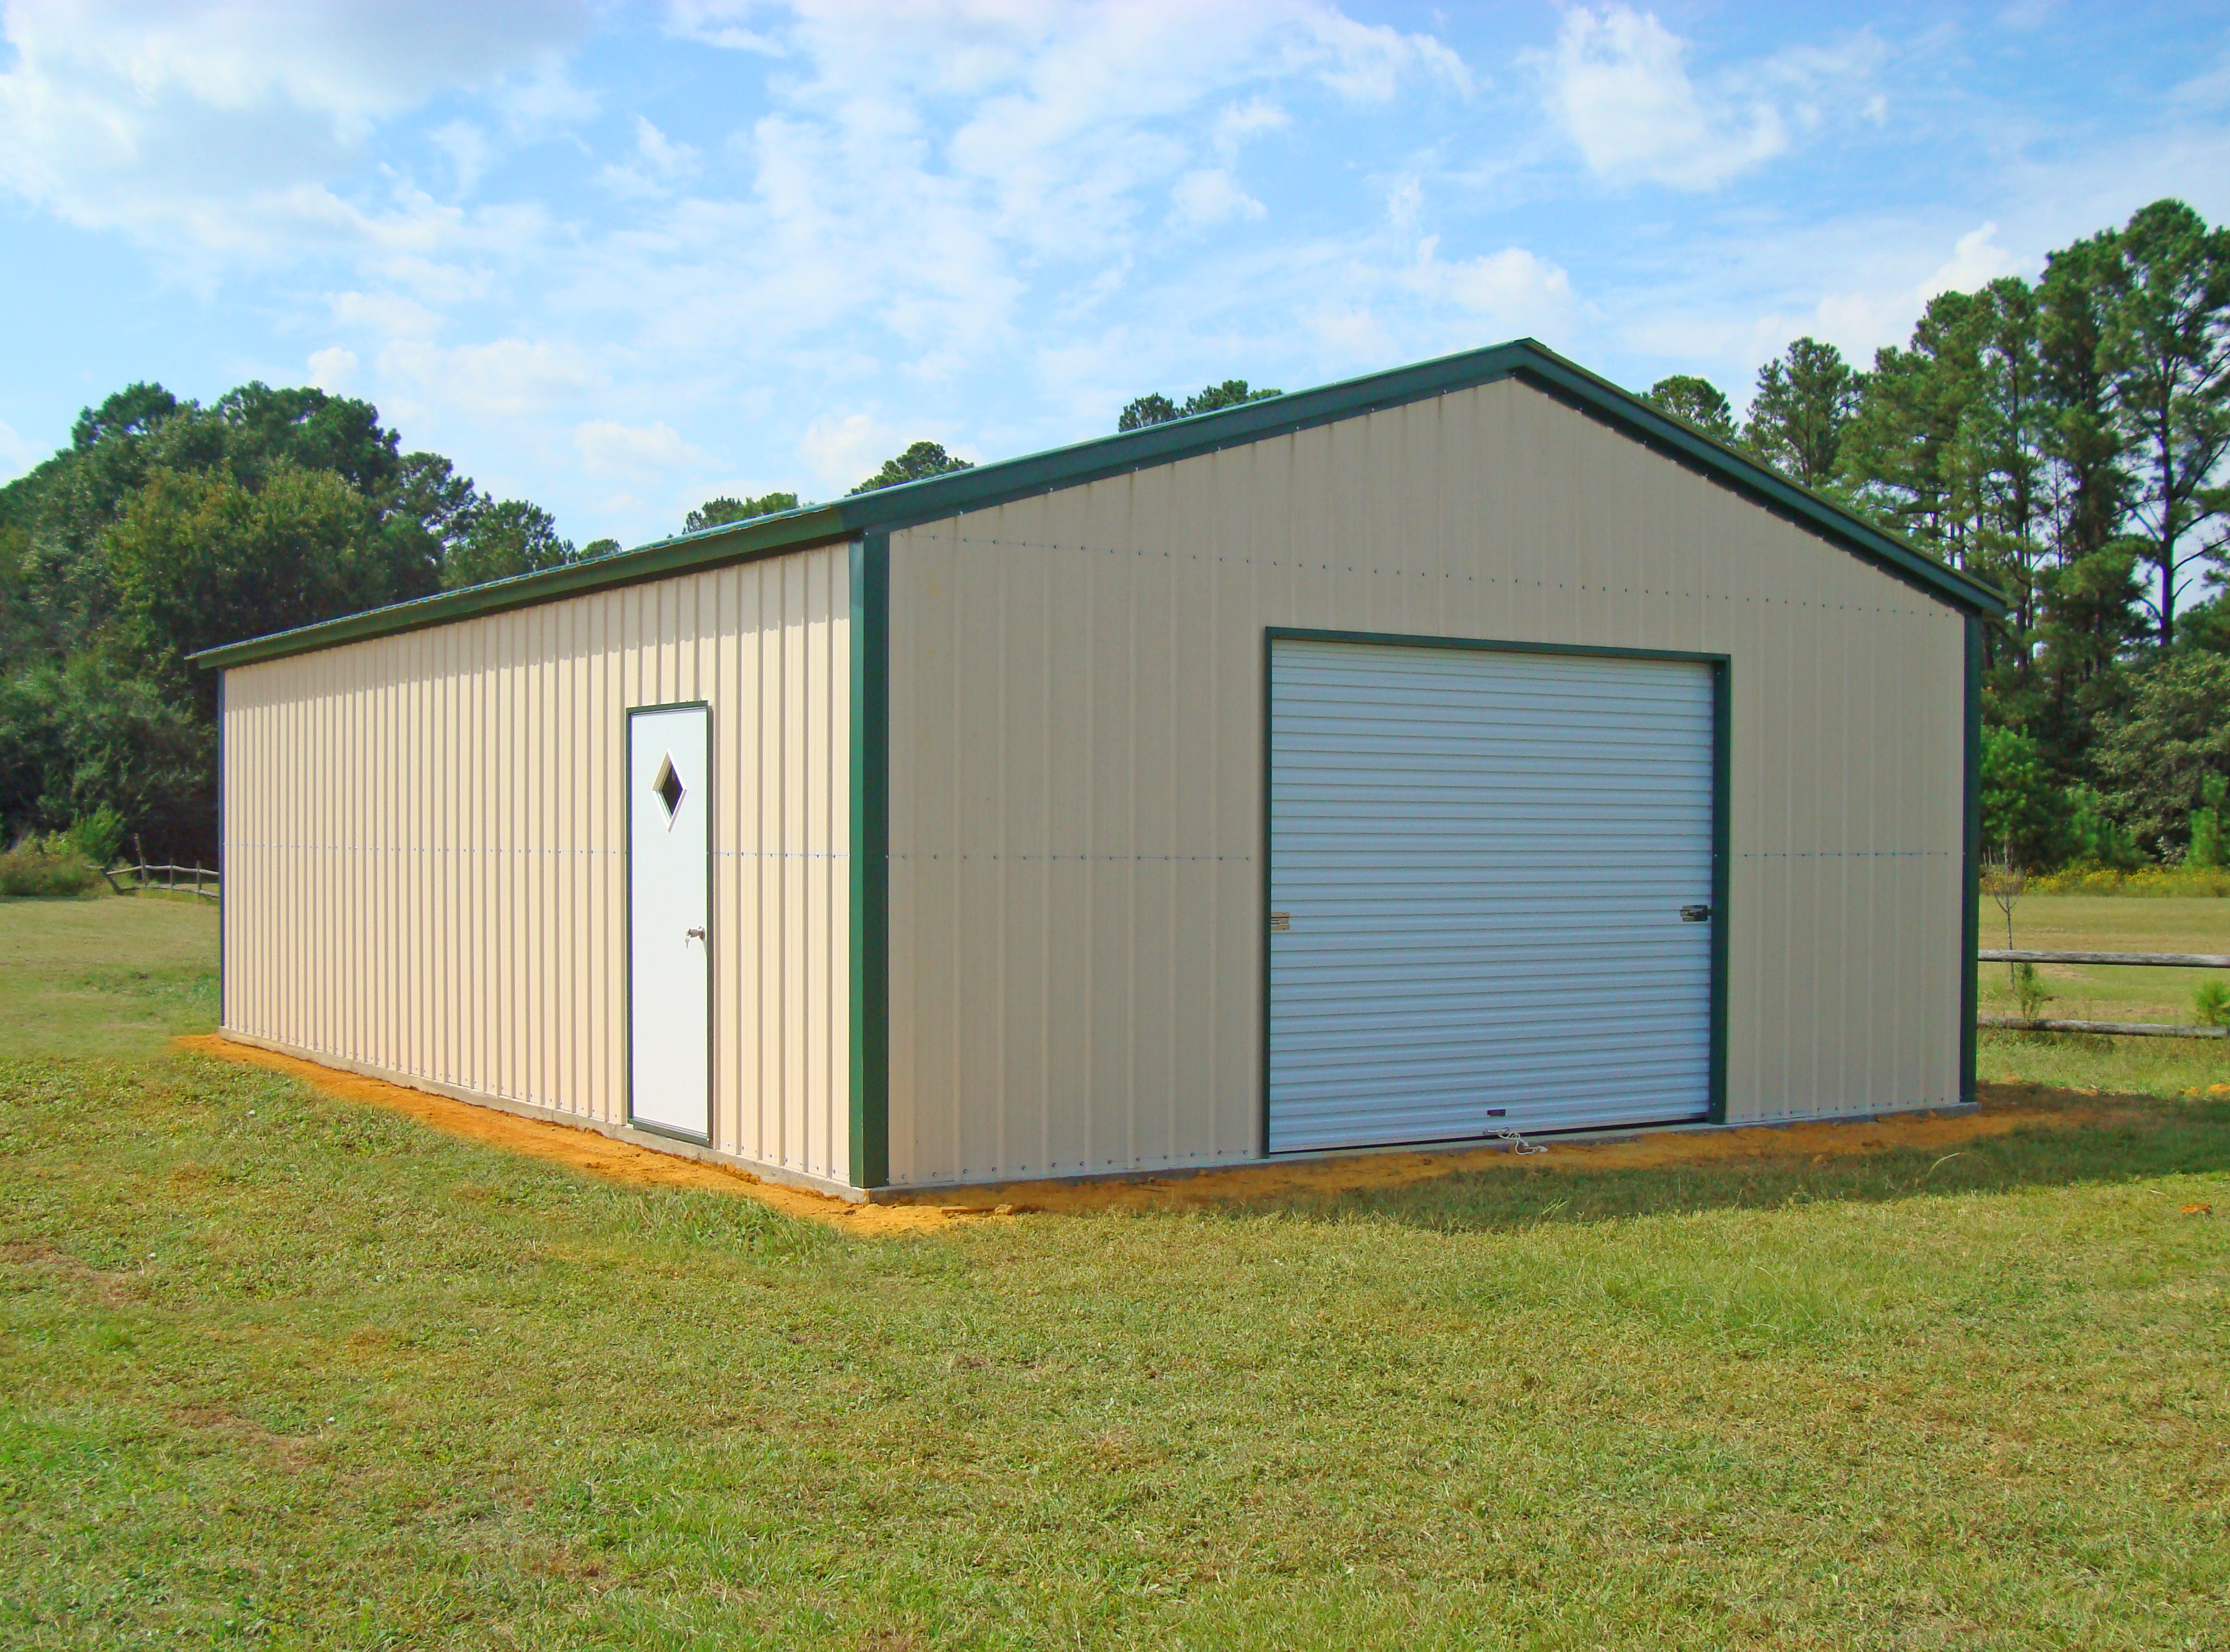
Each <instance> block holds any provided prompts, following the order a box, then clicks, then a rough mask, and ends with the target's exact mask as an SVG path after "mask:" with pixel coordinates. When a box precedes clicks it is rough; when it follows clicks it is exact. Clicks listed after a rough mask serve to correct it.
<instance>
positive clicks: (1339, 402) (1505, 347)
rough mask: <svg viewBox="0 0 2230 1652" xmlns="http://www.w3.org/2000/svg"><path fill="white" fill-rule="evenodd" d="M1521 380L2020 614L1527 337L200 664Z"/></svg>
mask: <svg viewBox="0 0 2230 1652" xmlns="http://www.w3.org/2000/svg"><path fill="white" fill-rule="evenodd" d="M1505 378H1518V379H1523V380H1524V381H1525V382H1528V383H1530V384H1531V385H1533V386H1534V387H1535V388H1536V389H1540V390H1543V391H1544V392H1546V393H1547V394H1549V395H1553V396H1555V397H1556V398H1557V399H1558V400H1559V401H1563V402H1568V403H1569V404H1570V405H1572V406H1574V407H1576V408H1579V409H1580V410H1581V411H1582V412H1584V413H1587V414H1589V415H1592V416H1594V417H1596V418H1599V419H1602V420H1603V421H1605V422H1607V423H1608V424H1610V425H1613V426H1614V427H1617V428H1618V429H1620V430H1621V431H1622V432H1624V433H1625V434H1627V435H1630V436H1632V437H1634V438H1635V439H1636V440H1640V441H1642V442H1645V443H1647V445H1648V446H1649V447H1653V448H1654V449H1655V450H1656V451H1658V452H1660V453H1664V454H1666V456H1667V457H1669V458H1671V459H1673V460H1676V461H1678V462H1679V463H1681V464H1684V465H1685V466H1688V467H1689V468H1691V469H1692V470H1696V471H1700V472H1704V473H1705V474H1706V475H1708V476H1710V477H1711V478H1712V479H1715V480H1718V481H1720V482H1722V483H1724V484H1725V485H1728V486H1730V487H1732V488H1733V489H1735V490H1736V491H1737V492H1739V493H1742V494H1743V495H1744V496H1745V497H1746V498H1750V499H1751V500H1753V501H1754V502H1756V503H1757V504H1759V505H1763V506H1765V507H1766V508H1767V509H1768V510H1770V511H1775V512H1776V514H1778V515H1781V516H1782V517H1787V518H1789V520H1791V521H1794V522H1795V523H1797V524H1800V525H1801V526H1803V527H1806V528H1808V529H1810V530H1813V531H1814V532H1816V533H1819V534H1821V535H1822V536H1823V537H1826V538H1827V539H1830V540H1832V541H1834V543H1837V544H1840V545H1841V546H1842V547H1843V548H1844V549H1845V550H1848V551H1851V552H1852V553H1853V554H1854V555H1856V556H1860V557H1862V558H1864V559H1865V560H1866V561H1867V562H1872V563H1873V564H1874V565H1875V566H1877V567H1879V568H1880V569H1883V570H1884V571H1885V572H1886V573H1889V574H1892V575H1895V576H1896V577H1898V579H1901V580H1903V581H1905V582H1906V583H1907V584H1909V585H1911V586H1913V587H1915V588H1917V589H1919V590H1922V591H1924V592H1925V593H1927V594H1928V595H1930V596H1932V597H1934V598H1936V599H1937V600H1938V601H1942V602H1944V603H1946V604H1947V605H1949V606H1950V607H1954V608H1956V609H1958V610H1960V611H1961V612H1963V613H1967V614H1975V615H1978V616H1981V617H1983V618H1988V619H1995V618H1998V617H2000V616H2001V615H2003V614H2006V613H2007V612H2008V607H2007V603H2006V601H2005V599H2004V597H2002V596H2001V595H1999V593H1998V592H1997V590H1996V589H1995V588H1993V587H1992V586H1989V585H1988V584H1985V583H1984V582H1982V581H1981V580H1977V579H1975V578H1973V577H1971V576H1970V575H1965V574H1962V573H1960V572H1959V571H1958V570H1956V569H1952V568H1948V567H1946V566H1945V565H1944V564H1943V563H1942V562H1937V560H1936V559H1935V558H1934V557H1932V556H1928V555H1927V554H1926V553H1925V552H1924V551H1921V550H1917V549H1916V548H1914V547H1913V546H1911V545H1910V544H1908V543H1905V541H1904V540H1902V539H1899V538H1898V537H1896V536H1895V535H1893V534H1889V533H1885V532H1884V531H1883V530H1880V529H1879V528H1877V527H1875V526H1874V525H1873V524H1871V523H1869V522H1867V521H1866V520H1865V519H1864V518H1862V517H1858V516H1855V515H1853V514H1852V513H1851V512H1850V511H1846V510H1845V509H1843V508H1842V507H1841V506H1840V505H1836V504H1834V502H1833V501H1831V500H1828V499H1826V498H1821V496H1820V495H1818V494H1816V493H1814V492H1809V491H1808V490H1807V489H1805V488H1801V487H1799V486H1798V485H1796V484H1795V483H1794V482H1792V481H1790V480H1789V479H1788V478H1786V477H1784V476H1782V474H1781V473H1780V472H1777V471H1775V470H1772V469H1770V468H1769V467H1768V466H1763V465H1761V464H1759V463H1757V462H1756V460H1752V459H1749V458H1746V457H1745V456H1744V455H1743V454H1741V453H1737V452H1736V451H1735V450H1734V449H1732V448H1731V447H1722V446H1721V445H1720V444H1719V443H1718V442H1716V441H1713V440H1711V438H1710V437H1709V436H1706V435H1705V434H1703V433H1702V432H1701V431H1698V430H1696V429H1694V428H1692V427H1690V426H1688V425H1685V424H1683V423H1681V422H1680V421H1679V420H1677V419H1673V418H1670V417H1668V416H1666V415H1664V414H1662V413H1660V412H1659V411H1658V410H1657V409H1656V408H1653V407H1651V406H1650V405H1649V404H1648V403H1647V402H1644V401H1642V400H1641V399H1640V397H1638V396H1635V395H1629V394H1628V393H1627V392H1626V391H1624V390H1622V389H1619V388H1618V386H1616V385H1615V384H1613V383H1611V382H1609V381H1608V380H1607V379H1602V378H1598V377H1597V376H1595V375H1594V374H1593V373H1590V372H1589V371H1588V370H1586V369H1584V368H1582V367H1580V366H1578V365H1576V363H1571V362H1569V361H1566V360H1565V359H1564V358H1563V357H1561V356H1559V355H1557V354H1556V352H1555V351H1554V350H1549V349H1546V348H1544V346H1542V345H1540V344H1536V343H1534V342H1533V341H1532V340H1531V339H1530V338H1521V339H1518V340H1517V341H1516V342H1515V343H1512V344H1496V345H1494V346H1492V348H1490V349H1486V350H1466V352H1464V353H1463V354H1462V355H1460V356H1444V357H1440V359H1439V360H1437V361H1430V362H1420V363H1417V364H1416V365H1415V366H1414V367H1401V368H1396V369H1395V370H1392V371H1391V372H1386V373H1373V374H1370V375H1369V376H1366V377H1363V378H1357V379H1349V380H1347V381H1345V382H1342V383H1338V384H1327V385H1324V386H1323V387H1322V388H1320V389H1313V390H1298V391H1295V392H1294V393H1292V395H1279V396H1273V397H1271V398H1269V399H1268V400H1266V401H1261V402H1246V403H1243V404H1241V406H1238V407H1235V408H1224V409H1223V410H1222V411H1221V412H1219V413H1203V414H1197V415H1195V416H1193V417H1192V418H1189V419H1174V420H1171V421H1169V422H1168V423H1166V424H1158V425H1150V426H1149V427H1147V428H1145V429H1144V430H1133V431H1126V432H1125V433H1124V434H1120V435H1116V436H1103V437H1101V438H1099V440H1094V441H1086V442H1080V443H1078V444H1077V445H1076V446H1074V447H1059V448H1055V449H1054V450H1053V451H1052V452H1050V453H1033V454H1030V455H1028V457H1026V458H1022V459H1010V460H1002V461H1001V462H1000V463H997V464H993V465H983V466H978V467H976V469H974V470H966V471H955V472H951V474H949V475H945V476H938V477H932V478H931V479H929V480H927V481H924V482H909V483H906V484H905V485H902V486H899V487H889V488H881V489H879V490H877V491H876V492H873V493H861V494H854V495H852V496H851V497H849V498H843V499H839V500H837V501H835V503H834V504H830V505H811V506H808V507H806V508H805V509H803V510H799V511H787V512H784V513H783V515H781V516H774V517H757V518H756V519H754V520H752V521H751V522H744V523H737V524H733V525H732V526H729V527H725V528H709V529H706V530H704V531H703V532H701V533H694V534H688V535H685V536H683V537H680V538H674V539H661V540H660V541H658V542H657V543H655V544H651V545H646V546H644V547H643V548H642V549H641V550H631V551H626V552H623V553H622V554H620V555H618V556H606V557H603V558H601V559H600V560H598V561H596V562H576V563H575V564H573V565H572V566H571V567H570V568H558V569H550V570H549V571H548V572H546V573H540V574H523V575H519V577H517V578H516V579H507V580H497V581H495V582H492V583H490V584H487V585H475V586H473V587H470V588H467V589H465V590H461V591H449V592H445V593H443V594H442V595H439V596H429V597H422V598H421V599H419V600H418V601H415V602H400V603H397V604H396V605H395V606H394V607H385V608H374V609H372V610H371V612H370V613H367V614H351V615H350V616H349V617H348V618H346V619H345V620H327V621H325V623H324V624H322V625H314V626H305V627H302V628H301V629H300V630H299V631H282V632H280V633H277V634H276V635H274V636H268V637H258V638H255V639H254V640H251V641H248V642H236V643H231V644H229V645H227V646H224V647H222V648H211V649H208V650H206V651H204V652H201V653H198V654H196V655H194V656H193V657H192V658H193V660H194V663H195V664H197V665H203V666H207V667H219V668H222V667H224V666H229V665H250V664H252V663H254V662H255V661H256V660H259V659H280V658H281V657H283V656H285V655H287V654H300V653H307V652H311V651H312V650H313V649H319V648H330V647H332V646H335V645H337V644H339V643H346V642H359V641H362V640H364V639H366V638H369V637H383V636H389V635H392V634H394V633H397V632H403V631H416V630H419V629H421V628H422V627H426V626H434V625H445V624H448V622H450V621H452V620H466V619H472V618H474V617H476V616H478V615H480V614H500V613H503V612H505V611H506V609H511V608H522V607H531V606H532V605H534V604H536V603H539V602H554V601H558V599H560V598H563V597H569V596H579V595H583V594H585V593H587V592H590V591H600V590H607V589H609V588H613V587H616V586H622V585H635V584H640V583H641V582H643V581H645V580H654V579H667V578H670V577H672V576H673V575H677V574H687V573H693V572H695V571H697V570H699V569H706V568H718V567H720V566H723V565H725V564H726V563H730V562H751V561H755V560H757V558H759V557H762V556H777V555H780V554H782V553H783V552H786V551H792V550H804V549H806V548H807V547H809V546H812V545H819V544H827V543H833V542H835V541H838V540H843V539H849V538H853V537H857V536H859V535H860V534H864V533H888V532H891V531H893V530H897V529H901V528H907V527H912V526H914V525H916V524H920V523H925V522H935V521H938V520H939V519H941V518H943V517H951V516H957V515H959V514H960V513H961V512H963V511H981V510H985V509H988V508H989V507H990V506H992V505H1004V504H1007V503H1009V501H1012V500H1015V499H1022V498H1029V497H1031V496H1032V495H1034V494H1038V493H1048V492H1053V491H1054V490H1055V489H1057V488H1064V487H1075V486H1078V485H1081V484H1083V483H1086V482H1093V481H1098V480H1100V479H1104V478H1106V477H1111V476H1119V475H1123V474H1125V472H1131V471H1137V470H1144V469H1145V468H1147V467H1148V466H1155V465H1167V464H1172V463H1174V462H1176V460H1183V459H1192V458H1196V457H1198V456H1199V455H1201V454H1203V453H1215V452H1217V451H1218V450H1220V449H1221V448H1225V447H1243V446H1245V445H1246V444H1247V443H1248V442H1254V441H1262V440H1267V439H1270V438H1273V437H1276V436H1283V435H1290V434H1292V433H1294V432H1295V431H1299V430H1306V429H1310V428H1312V427H1315V426H1317V425H1322V424H1331V423H1332V422H1334V421H1337V420H1341V419H1352V418H1355V417H1357V416H1358V415H1363V414H1366V413H1373V412H1376V411H1378V410H1380V409H1382V408H1396V407H1401V406H1403V405H1404V404H1406V403H1408V402H1421V401H1425V400H1428V399H1429V398H1430V397H1433V396H1436V395H1447V394H1448V393H1450V392H1451V391H1455V390H1466V389H1475V388H1476V387H1478V386H1479V385H1482V384H1491V383H1492V382H1495V381H1496V380H1498V379H1505Z"/></svg>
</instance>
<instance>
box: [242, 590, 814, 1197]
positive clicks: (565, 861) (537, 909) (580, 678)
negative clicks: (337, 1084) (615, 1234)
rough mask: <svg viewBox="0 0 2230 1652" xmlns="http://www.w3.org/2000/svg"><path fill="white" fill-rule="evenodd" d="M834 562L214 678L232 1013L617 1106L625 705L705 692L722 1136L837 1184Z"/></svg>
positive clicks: (321, 1046)
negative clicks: (221, 699) (220, 683)
mask: <svg viewBox="0 0 2230 1652" xmlns="http://www.w3.org/2000/svg"><path fill="white" fill-rule="evenodd" d="M849 580H850V567H849V556H848V550H846V548H844V547H841V546H838V547H834V548H827V549H822V550H810V551H804V552H799V553H796V554H794V555H790V556H781V557H776V558H770V559H769V560H766V561H764V562H752V563H747V564H744V565H743V566H740V567H735V568H727V569H716V570H714V571H712V572H708V573H703V574H693V575H686V576H684V577H680V578H677V579H672V580H662V581H658V582H652V583H649V584H644V585H638V586H631V587H628V588H625V589H622V590H616V591H607V592H601V593H596V594H594V595H587V596H581V597H576V598H570V599H568V600H566V601H558V602H551V603H547V604H545V605H543V606H541V607H532V608H525V609H520V610H518V611H516V612H513V613H510V614H495V615H491V616H489V617H487V618H485V619H478V620H463V621H460V622H458V623H456V624H453V625H447V626H440V627H432V628H429V629H428V630H424V631H419V632H413V633H407V634H404V635H402V636H396V637H387V638H381V639H377V640H372V641H368V642H361V643H354V644H351V645H349V646H345V647H341V648H334V649H330V650H327V651H325V652H320V653H314V654H306V655H302V656H299V657H297V658H294V659H280V660H273V661H268V662H266V663H263V664H260V665H248V666H242V667H240V668H238V669H236V670H235V671H233V672H229V673H228V675H227V679H226V692H225V711H224V717H225V736H224V737H225V747H224V750H225V791H224V800H225V814H226V819H225V820H224V822H223V823H222V830H223V833H224V839H225V856H226V860H225V866H226V874H227V887H226V890H225V899H226V904H227V927H226V942H225V944H226V956H225V969H226V1009H225V1013H226V1023H225V1024H226V1026H227V1027H228V1029H229V1030H231V1031H234V1032H241V1033H243V1034H246V1035H247V1036H248V1037H251V1038H258V1039H261V1040H265V1041H267V1042H269V1043H273V1044H278V1045H286V1046H287V1047H289V1048H292V1049H295V1050H300V1051H305V1052H306V1053H308V1054H310V1055H312V1056H314V1057H329V1058H333V1059H338V1060H342V1061H346V1062H349V1063H351V1064H356V1065H358V1066H363V1067H368V1068H373V1069H377V1070H380V1071H383V1072H387V1073H391V1074H393V1075H395V1076H396V1077H401V1078H403V1079H406V1080H408V1079H417V1080H422V1081H427V1082H429V1083H435V1084H439V1085H441V1086H443V1087H446V1088H449V1089H454V1090H461V1091H465V1092H468V1093H472V1094H477V1095H486V1096H497V1097H501V1098H504V1099H507V1100H511V1101H515V1102H526V1103H530V1104H532V1105H534V1106H538V1107H545V1108H551V1109H557V1110H558V1111H560V1112H564V1113H570V1114H574V1115H579V1116H582V1117H584V1118H588V1119H592V1120H596V1121H597V1122H603V1123H607V1124H616V1123H618V1122H621V1119H622V1113H623V1105H622V1096H623V1091H622V1060H623V1055H624V1051H625V1048H626V1039H625V1028H624V1025H623V1023H622V1013H623V1006H624V1002H625V995H624V992H623V986H624V981H625V960H624V946H625V940H626V926H625V908H624V904H623V902H624V870H625V869H624V866H623V865H622V860H623V856H624V852H625V845H626V833H625V829H624V826H623V818H622V807H623V800H624V775H623V773H622V764H623V762H624V755H625V738H626V733H625V727H624V717H625V712H626V710H627V708H628V707H629V706H633V705H650V704H666V703H669V702H674V701H680V700H699V699H702V700H706V701H709V702H710V703H711V704H712V746H713V761H712V775H713V780H712V787H713V792H714V800H713V814H712V838H713V890H712V913H713V917H712V931H713V935H712V939H713V947H714V952H713V992H714V1010H713V1013H714V1026H715V1039H714V1057H713V1086H714V1097H715V1100H714V1108H713V1146H714V1147H716V1148H718V1149H719V1150H721V1151H724V1152H727V1153H732V1154H735V1155H737V1156H738V1157H739V1158H743V1159H747V1160H753V1161H756V1162H758V1163H762V1164H766V1165H771V1166H776V1167H781V1168H783V1169H788V1170H795V1171H800V1172H803V1173H809V1174H812V1175H817V1176H823V1177H828V1178H830V1179H832V1180H844V1179H845V1178H846V1176H847V1174H848V1149H849V1139H850V1137H849V1128H848V1121H849V1106H850V1084H849V1079H848V1068H847V1059H846V1051H847V1048H848V1039H849V1034H850V1026H849V1017H848V1009H849V1003H848V990H847V980H848V972H847V965H846V956H847V954H846V947H847V944H848V942H847V936H848V930H849V924H850V911H849V904H848V902H849V889H850V883H849V878H848V875H847V865H846V859H845V857H846V852H847V850H848V842H849V839H848V832H849V818H850V793H849V786H850V767H849V737H850V727H851V710H850V704H849V701H850V691H851V690H850V684H851V669H850V659H849V655H848V639H849V635H850V613H851V592H850V584H849Z"/></svg>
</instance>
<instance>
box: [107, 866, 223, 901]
mask: <svg viewBox="0 0 2230 1652" xmlns="http://www.w3.org/2000/svg"><path fill="white" fill-rule="evenodd" d="M100 875H101V876H102V877H106V879H107V880H108V886H109V888H111V889H113V890H115V891H116V892H117V893H118V894H119V895H129V894H132V893H133V892H134V891H136V890H143V889H167V890H176V891H177V893H178V894H181V895H198V896H200V897H202V898H203V900H206V901H213V900H215V899H216V898H217V888H218V885H217V877H216V873H215V872H213V871H209V870H208V869H207V868H205V867H203V866H199V865H194V866H111V867H109V868H108V869H107V870H106V871H104V872H102V873H101V874H100ZM119 877H128V878H130V879H131V880H132V882H131V883H130V884H119V883H118V882H117V881H116V880H117V879H118V878H119ZM182 878H191V879H192V880H193V881H192V882H190V883H182V882H181V881H179V880H180V879H182Z"/></svg>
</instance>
